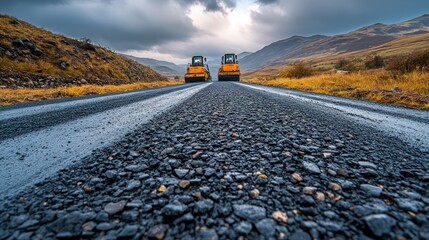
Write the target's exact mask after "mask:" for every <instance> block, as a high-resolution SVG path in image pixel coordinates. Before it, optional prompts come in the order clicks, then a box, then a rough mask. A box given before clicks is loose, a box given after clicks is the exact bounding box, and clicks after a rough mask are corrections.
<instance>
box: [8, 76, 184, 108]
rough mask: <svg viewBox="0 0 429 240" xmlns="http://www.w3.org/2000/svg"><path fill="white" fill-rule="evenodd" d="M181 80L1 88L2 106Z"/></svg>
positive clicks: (162, 84)
mask: <svg viewBox="0 0 429 240" xmlns="http://www.w3.org/2000/svg"><path fill="white" fill-rule="evenodd" d="M181 83H183V82H181V81H157V82H137V83H132V84H123V85H104V86H98V85H83V86H72V87H67V88H66V87H59V88H50V89H28V88H24V89H0V106H6V105H11V104H16V103H23V102H31V101H40V100H50V99H58V98H67V97H79V96H86V95H95V94H104V93H112V92H123V91H131V90H138V89H144V88H154V87H163V86H171V85H177V84H181Z"/></svg>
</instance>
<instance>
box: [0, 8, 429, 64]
mask: <svg viewBox="0 0 429 240" xmlns="http://www.w3.org/2000/svg"><path fill="white" fill-rule="evenodd" d="M0 13H5V14H8V15H12V16H15V17H18V18H20V19H23V20H25V21H28V22H30V23H32V24H34V25H36V26H40V27H43V28H45V29H48V30H51V31H53V32H56V33H62V34H65V35H67V36H71V37H75V38H81V37H89V38H90V39H92V40H93V42H96V43H100V44H102V45H104V46H107V47H109V48H112V49H114V50H116V51H118V52H124V53H128V54H132V55H135V56H138V57H151V58H156V59H160V60H167V61H172V62H175V63H186V62H187V61H188V58H190V56H192V55H200V54H203V55H205V56H207V57H208V58H212V59H213V58H216V59H217V58H219V57H220V56H221V55H222V54H223V53H224V52H236V53H240V52H243V51H256V50H258V49H260V48H262V47H263V46H265V45H267V44H269V43H271V42H274V41H277V40H280V39H284V38H288V37H291V36H293V35H304V36H310V35H314V34H326V35H332V34H338V33H344V32H348V31H352V30H354V29H356V28H359V27H362V26H365V25H369V24H373V23H376V22H382V23H396V22H401V21H403V20H408V19H411V18H415V17H418V16H420V15H423V14H426V13H429V0H0Z"/></svg>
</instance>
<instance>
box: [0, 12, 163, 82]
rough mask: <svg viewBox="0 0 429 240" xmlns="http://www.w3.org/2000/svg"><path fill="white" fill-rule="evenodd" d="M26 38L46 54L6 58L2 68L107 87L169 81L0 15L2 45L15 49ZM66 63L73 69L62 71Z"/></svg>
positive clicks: (108, 53)
mask: <svg viewBox="0 0 429 240" xmlns="http://www.w3.org/2000/svg"><path fill="white" fill-rule="evenodd" d="M22 38H28V39H29V40H31V41H32V42H33V43H34V45H35V47H36V48H38V49H40V50H41V52H42V54H41V55H40V56H37V57H36V56H34V54H30V53H29V54H22V53H21V54H18V56H17V57H13V58H11V57H6V56H2V57H0V69H2V70H10V71H15V72H22V73H29V74H41V75H45V76H62V77H69V76H71V77H77V78H85V79H100V80H101V81H102V82H103V83H105V84H111V83H112V81H110V80H113V79H116V80H121V83H124V84H125V83H132V82H137V81H145V82H150V81H159V80H167V78H166V77H165V76H162V75H160V74H159V73H157V72H155V71H154V70H152V69H151V68H149V67H147V66H143V65H141V64H139V63H137V62H135V61H133V60H131V59H128V58H126V57H124V56H121V55H119V54H116V53H115V52H113V51H111V50H108V49H106V48H103V47H101V46H94V45H92V46H93V47H94V48H95V49H94V51H91V50H88V49H86V48H85V47H84V44H83V42H81V41H78V40H76V39H71V38H68V37H65V36H63V35H60V34H54V33H51V32H49V31H47V30H44V29H42V28H38V27H35V26H33V25H31V24H29V23H26V22H24V21H21V20H19V19H16V18H14V17H10V16H6V15H2V14H0V46H3V47H4V48H6V49H13V48H12V42H13V41H14V40H16V39H22ZM15 50H16V49H15ZM21 50H22V49H21ZM11 51H12V50H11ZM12 52H13V51H12ZM62 62H66V63H68V64H69V65H70V66H68V67H66V68H65V69H63V68H61V67H60V63H62Z"/></svg>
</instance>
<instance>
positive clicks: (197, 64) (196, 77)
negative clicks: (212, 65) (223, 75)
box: [185, 56, 212, 83]
mask: <svg viewBox="0 0 429 240" xmlns="http://www.w3.org/2000/svg"><path fill="white" fill-rule="evenodd" d="M211 79H212V77H211V75H210V70H209V66H208V65H207V59H206V58H205V57H203V56H193V57H192V62H191V63H189V64H188V69H187V70H186V74H185V82H186V83H191V82H206V81H210V80H211Z"/></svg>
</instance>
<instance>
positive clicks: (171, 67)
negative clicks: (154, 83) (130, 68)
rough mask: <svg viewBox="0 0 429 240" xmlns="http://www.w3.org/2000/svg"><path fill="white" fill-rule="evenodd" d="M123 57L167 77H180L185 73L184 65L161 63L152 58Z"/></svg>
mask: <svg viewBox="0 0 429 240" xmlns="http://www.w3.org/2000/svg"><path fill="white" fill-rule="evenodd" d="M123 55H124V56H126V57H128V58H130V59H132V60H134V61H137V62H138V63H141V64H143V65H146V66H149V67H151V68H153V69H155V71H157V72H159V73H161V74H164V75H166V76H169V77H175V76H181V75H183V74H185V72H186V65H185V66H183V65H177V64H174V63H172V62H167V61H161V60H157V59H153V58H139V57H134V56H130V55H125V54H123Z"/></svg>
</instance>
